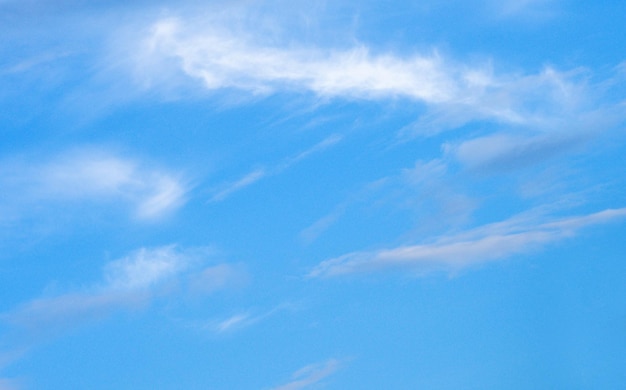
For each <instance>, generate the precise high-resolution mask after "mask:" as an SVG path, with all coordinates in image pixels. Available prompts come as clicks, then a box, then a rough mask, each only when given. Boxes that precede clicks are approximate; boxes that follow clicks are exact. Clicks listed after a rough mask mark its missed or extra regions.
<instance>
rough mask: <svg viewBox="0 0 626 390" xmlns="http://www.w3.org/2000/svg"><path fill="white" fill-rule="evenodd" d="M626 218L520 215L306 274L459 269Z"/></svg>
mask: <svg viewBox="0 0 626 390" xmlns="http://www.w3.org/2000/svg"><path fill="white" fill-rule="evenodd" d="M623 217H626V208H622V209H609V210H604V211H601V212H597V213H594V214H589V215H584V216H578V217H569V218H561V219H553V220H548V221H546V220H545V219H544V220H538V217H537V216H530V215H526V214H525V215H519V216H516V217H513V218H511V219H509V220H505V221H503V222H499V223H494V224H489V225H485V226H482V227H479V228H476V229H473V230H470V231H467V232H465V233H461V234H456V235H453V236H444V237H440V238H439V239H438V240H436V241H435V242H433V243H430V244H422V245H410V246H401V247H397V248H393V249H385V250H379V251H374V252H355V253H349V254H346V255H344V256H341V257H338V258H334V259H330V260H326V261H323V262H321V263H320V264H318V265H317V266H316V267H315V268H313V270H312V271H311V272H310V273H309V276H310V277H331V276H338V275H344V274H354V273H367V272H377V271H385V270H390V269H407V270H410V271H415V272H424V271H428V270H433V269H445V270H450V271H454V270H459V269H462V268H465V267H468V266H471V265H474V264H479V263H484V262H488V261H493V260H499V259H503V258H506V257H509V256H512V255H515V254H519V253H523V252H527V251H531V250H536V249H539V248H541V247H543V246H545V245H547V244H549V243H551V242H554V241H557V240H561V239H563V238H566V237H570V236H573V235H574V234H575V233H576V232H577V230H579V229H581V228H583V227H585V226H589V225H594V224H599V223H606V222H609V221H611V220H614V219H618V218H623Z"/></svg>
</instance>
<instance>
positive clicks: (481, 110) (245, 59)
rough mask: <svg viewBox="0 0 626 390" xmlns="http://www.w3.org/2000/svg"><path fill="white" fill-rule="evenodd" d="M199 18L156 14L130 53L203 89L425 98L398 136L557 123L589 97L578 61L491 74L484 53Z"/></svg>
mask: <svg viewBox="0 0 626 390" xmlns="http://www.w3.org/2000/svg"><path fill="white" fill-rule="evenodd" d="M199 19H201V20H200V21H199V20H198V19H191V18H186V19H182V18H168V19H162V20H159V21H157V22H156V23H154V24H153V25H152V27H151V28H150V29H149V33H148V34H147V36H146V37H145V39H144V40H143V41H142V46H141V48H139V49H137V50H136V53H135V59H136V63H137V66H139V65H138V64H152V66H151V67H149V68H148V69H147V71H144V72H142V76H143V77H150V78H151V80H152V81H151V85H153V86H155V87H158V85H159V83H163V84H167V83H168V82H169V81H168V80H170V78H169V76H165V73H166V72H171V71H172V68H174V69H178V70H179V71H180V72H182V73H183V74H185V75H186V76H188V77H189V78H191V79H193V80H197V81H200V82H201V83H202V85H203V86H204V87H205V88H206V89H208V90H220V89H234V90H241V91H244V92H247V93H251V94H255V95H267V94H271V93H276V92H294V91H295V92H305V93H313V94H315V95H317V96H320V97H323V98H344V99H374V100H380V99H394V98H403V99H409V100H414V101H416V102H418V103H422V104H425V105H426V106H427V107H428V110H429V112H428V114H427V115H425V116H424V117H423V118H421V119H420V120H418V121H417V122H416V123H414V124H413V125H411V126H409V127H407V128H406V129H405V130H404V135H405V136H412V135H415V133H422V134H423V133H426V134H429V133H437V132H440V131H442V130H446V129H449V128H454V127H459V126H461V125H463V124H465V123H467V122H470V121H474V120H489V121H496V122H499V123H503V124H507V125H511V126H520V125H524V126H532V127H533V128H535V127H539V128H554V126H555V125H557V123H555V122H556V121H561V124H562V123H563V119H564V118H565V119H566V122H571V119H573V118H576V117H577V116H578V114H580V112H581V111H584V110H585V109H588V107H586V106H585V104H586V103H587V100H589V99H592V98H591V97H590V96H589V95H590V94H589V93H587V85H586V77H585V76H586V75H585V73H584V72H582V71H581V70H575V71H571V72H560V71H558V70H556V69H554V68H553V67H545V68H544V69H543V70H541V71H540V72H537V73H534V74H533V73H530V74H520V73H509V74H506V73H503V74H497V73H496V72H495V71H494V69H493V66H492V64H491V63H490V62H489V61H485V62H483V63H475V64H472V65H468V64H462V63H458V62H455V61H452V60H450V59H448V58H445V57H444V56H442V55H440V54H438V53H437V51H436V50H433V51H432V52H430V53H425V54H424V53H421V54H419V53H416V54H412V55H398V54H394V53H376V52H374V50H373V49H370V48H368V47H367V46H366V45H363V44H361V45H357V46H354V47H352V48H348V49H329V48H319V47H305V46H303V45H298V44H294V43H290V44H284V43H283V44H282V45H281V44H278V43H276V42H274V44H271V43H268V41H270V42H271V40H268V39H265V40H263V39H261V38H258V36H264V34H262V33H258V31H256V30H255V28H254V27H251V26H248V25H246V26H245V27H243V28H242V27H241V25H240V24H238V23H236V22H232V23H231V25H229V23H228V22H229V19H228V18H226V20H224V21H220V20H219V19H218V18H216V17H206V18H199ZM259 24H262V23H259ZM232 26H237V27H232ZM255 33H257V34H255ZM276 41H280V40H279V39H277V40H276ZM158 64H167V66H166V65H162V66H159V65H158ZM141 66H142V69H144V67H143V65H141ZM166 69H167V70H166Z"/></svg>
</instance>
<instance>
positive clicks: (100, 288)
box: [0, 245, 237, 335]
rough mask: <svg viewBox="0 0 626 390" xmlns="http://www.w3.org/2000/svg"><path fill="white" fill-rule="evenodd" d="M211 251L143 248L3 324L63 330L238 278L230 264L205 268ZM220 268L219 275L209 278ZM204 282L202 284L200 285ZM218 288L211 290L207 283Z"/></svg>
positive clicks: (22, 309)
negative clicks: (95, 279) (86, 283)
mask: <svg viewBox="0 0 626 390" xmlns="http://www.w3.org/2000/svg"><path fill="white" fill-rule="evenodd" d="M208 255H209V253H208V252H207V250H201V249H188V250H181V249H179V248H177V247H176V246H173V245H170V246H164V247H157V248H141V249H138V250H136V251H134V252H132V253H130V254H129V255H128V256H125V257H123V258H120V259H117V260H114V261H111V262H109V263H107V264H106V265H105V266H104V267H103V276H102V280H101V281H99V282H95V283H93V284H92V285H89V286H86V287H84V288H82V289H79V290H74V291H70V292H68V293H65V294H60V295H53V296H44V297H41V298H36V299H33V300H31V301H29V302H26V303H24V304H22V305H21V306H19V307H18V308H16V309H15V310H13V311H10V312H7V313H4V314H1V315H0V320H1V321H2V322H4V323H8V324H12V325H13V326H15V327H17V328H20V329H24V330H30V332H34V333H33V335H36V334H37V333H48V332H50V331H57V330H63V329H65V328H68V327H72V326H75V325H77V324H81V323H83V322H84V321H85V320H89V319H95V318H100V317H103V316H106V315H107V314H109V313H111V312H112V311H114V310H117V309H122V308H127V309H133V308H141V307H144V306H145V305H147V304H149V303H150V302H151V301H152V300H153V299H154V298H155V297H157V296H160V295H162V294H166V293H171V292H173V291H176V290H177V289H178V290H179V291H180V289H179V288H180V287H185V288H187V289H188V291H189V292H191V293H197V292H199V290H198V288H199V287H200V286H198V284H202V287H203V288H204V290H203V291H202V292H206V291H214V290H216V289H220V288H224V287H226V284H227V282H228V281H230V280H233V279H235V278H234V276H233V274H235V273H236V272H237V269H236V268H233V269H231V266H230V265H229V264H218V265H210V266H208V267H206V266H204V264H205V263H206V261H207V256H208ZM216 267H218V268H219V269H220V270H221V273H220V274H219V275H212V277H206V275H207V273H209V274H211V273H212V270H215V269H216ZM200 279H201V280H200ZM211 283H212V284H213V285H212V286H209V285H208V284H211Z"/></svg>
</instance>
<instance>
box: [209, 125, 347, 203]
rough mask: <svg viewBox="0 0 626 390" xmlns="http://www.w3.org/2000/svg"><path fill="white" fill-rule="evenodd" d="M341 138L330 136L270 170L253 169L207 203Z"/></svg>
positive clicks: (271, 174) (223, 196)
mask: <svg viewBox="0 0 626 390" xmlns="http://www.w3.org/2000/svg"><path fill="white" fill-rule="evenodd" d="M342 139H343V137H341V136H340V135H338V134H332V135H330V136H328V137H326V138H325V139H323V140H322V141H320V142H318V143H317V144H315V145H313V146H312V147H310V148H309V149H307V150H305V151H303V152H300V153H298V154H296V155H295V156H292V157H289V158H287V159H285V160H284V161H283V162H282V163H280V164H277V165H275V166H273V167H270V168H258V169H254V170H252V171H251V172H249V173H247V174H245V175H244V176H243V177H242V178H240V179H238V180H236V181H234V182H232V183H228V184H226V185H224V186H223V187H222V189H221V190H219V191H218V192H217V193H216V194H215V195H213V196H212V197H211V198H210V199H209V202H219V201H222V200H224V199H226V198H228V197H229V196H230V195H232V194H233V193H235V192H237V191H239V190H242V189H244V188H246V187H248V186H250V185H252V184H254V183H256V182H258V181H260V180H261V179H264V178H267V177H269V176H273V175H278V174H280V173H282V172H284V171H285V170H287V169H289V168H291V167H292V166H293V165H295V164H297V163H299V162H300V161H302V160H304V159H306V158H308V157H310V156H311V155H313V154H315V153H319V152H322V151H324V150H326V149H328V148H330V147H332V146H334V145H336V144H337V143H339V142H340V141H341V140H342Z"/></svg>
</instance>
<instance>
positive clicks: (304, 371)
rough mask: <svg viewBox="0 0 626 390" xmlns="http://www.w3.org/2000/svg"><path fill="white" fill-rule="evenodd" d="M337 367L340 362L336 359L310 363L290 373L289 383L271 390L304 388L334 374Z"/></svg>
mask: <svg viewBox="0 0 626 390" xmlns="http://www.w3.org/2000/svg"><path fill="white" fill-rule="evenodd" d="M339 368H340V363H339V361H338V360H336V359H330V360H328V361H326V362H323V363H317V364H312V365H309V366H306V367H303V368H301V369H300V370H298V371H296V372H295V373H294V374H293V375H292V380H291V381H290V382H289V383H286V384H284V385H281V386H278V387H274V388H273V389H272V390H300V389H306V388H309V387H310V386H313V385H315V384H317V383H319V382H320V381H322V380H323V379H325V378H327V377H328V376H330V375H332V374H334V373H335V372H336V371H337V370H338V369H339Z"/></svg>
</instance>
